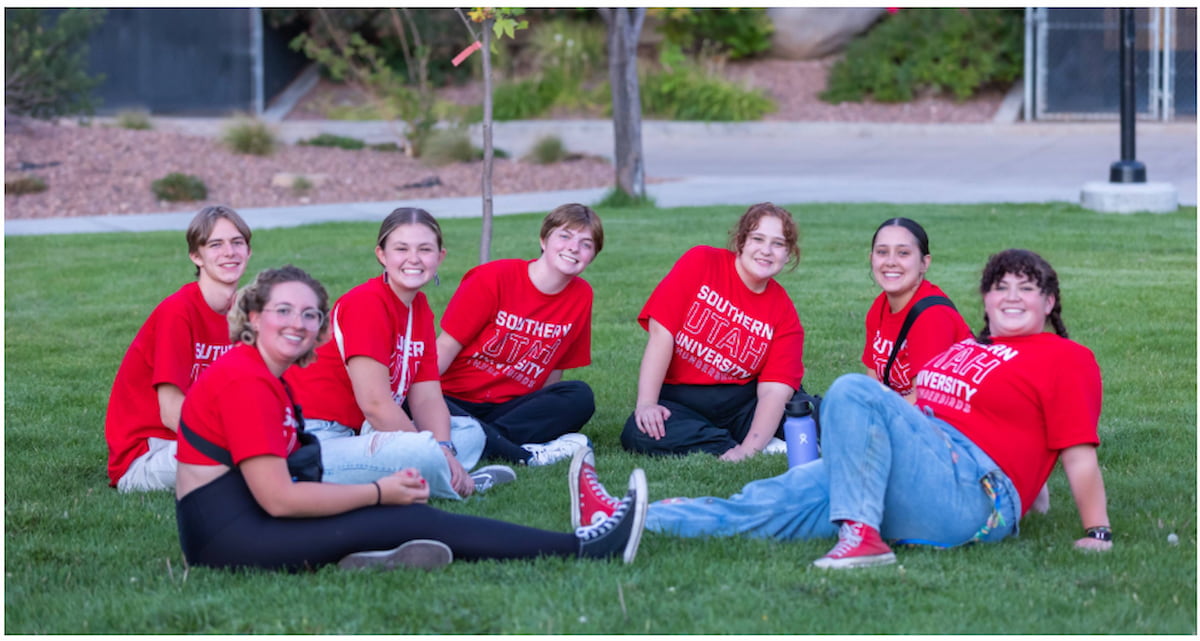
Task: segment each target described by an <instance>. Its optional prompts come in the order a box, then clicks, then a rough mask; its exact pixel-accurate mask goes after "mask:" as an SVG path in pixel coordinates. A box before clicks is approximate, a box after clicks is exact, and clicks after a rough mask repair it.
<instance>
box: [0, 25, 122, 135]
mask: <svg viewBox="0 0 1200 641" xmlns="http://www.w3.org/2000/svg"><path fill="white" fill-rule="evenodd" d="M45 11H46V10H45V9H31V8H12V9H5V10H4V109H5V111H6V112H8V113H12V114H15V115H18V116H32V117H34V118H41V119H44V120H50V119H53V118H57V117H59V116H65V115H74V114H91V113H93V111H94V107H95V103H96V102H99V99H97V98H95V97H94V96H93V95H92V90H93V89H95V88H96V86H97V85H99V84H100V83H101V82H103V80H104V76H103V74H101V75H98V76H96V77H94V78H93V77H91V76H88V74H87V60H88V45H87V42H88V34H89V33H91V31H92V29H94V28H95V27H97V26H98V25H100V24H101V23H102V22H104V16H105V13H106V12H105V10H104V9H66V10H64V11H62V12H61V13H59V14H58V16H57V17H56V18H55V20H54V23H53V24H50V23H49V21H48V20H46V19H44V18H45V15H46V14H45Z"/></svg>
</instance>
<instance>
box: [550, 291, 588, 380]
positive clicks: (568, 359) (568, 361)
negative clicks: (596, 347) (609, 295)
mask: <svg viewBox="0 0 1200 641" xmlns="http://www.w3.org/2000/svg"><path fill="white" fill-rule="evenodd" d="M581 282H582V284H583V287H582V288H581V289H580V290H579V292H578V294H577V295H578V296H581V297H586V298H587V301H586V303H585V304H584V310H583V312H582V313H581V314H579V315H578V316H577V317H576V320H575V321H574V322H575V326H576V327H578V328H579V332H578V333H577V334H575V337H574V340H572V341H571V344H570V346H568V348H567V351H566V352H565V353H564V354H563V356H562V358H561V359H559V361H558V363H557V364H556V365H555V369H573V368H576V367H584V366H586V365H589V364H591V362H592V300H593V297H592V286H591V285H589V284H587V282H586V281H581Z"/></svg>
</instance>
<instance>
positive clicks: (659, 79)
mask: <svg viewBox="0 0 1200 641" xmlns="http://www.w3.org/2000/svg"><path fill="white" fill-rule="evenodd" d="M660 57H661V61H662V63H663V68H662V69H661V70H658V71H649V72H646V73H643V74H642V75H641V79H640V85H641V86H640V93H641V97H642V113H643V114H644V115H646V116H650V117H655V118H665V119H667V120H703V121H706V122H710V121H718V122H730V121H744V120H758V119H760V118H762V117H763V116H765V115H766V114H768V113H771V112H772V111H774V110H775V101H774V100H771V98H770V97H769V96H767V94H766V92H765V91H763V90H761V89H747V88H745V87H742V86H740V85H737V84H734V83H731V82H729V81H728V80H725V79H724V78H722V77H721V76H720V75H718V74H717V73H715V72H713V71H711V70H707V69H704V68H702V67H701V66H700V65H698V64H696V63H695V62H693V61H690V60H688V59H687V58H686V57H684V56H683V54H682V52H680V50H679V48H678V47H676V46H674V45H664V46H663V49H662V52H661V53H660Z"/></svg>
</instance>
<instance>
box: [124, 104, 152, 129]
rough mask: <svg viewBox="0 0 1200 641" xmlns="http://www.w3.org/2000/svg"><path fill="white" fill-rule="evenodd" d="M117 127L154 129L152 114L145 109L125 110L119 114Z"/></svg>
mask: <svg viewBox="0 0 1200 641" xmlns="http://www.w3.org/2000/svg"><path fill="white" fill-rule="evenodd" d="M117 126H118V127H120V128H122V129H153V128H154V126H153V125H151V124H150V112H149V111H146V110H145V109H125V110H122V111H119V112H117Z"/></svg>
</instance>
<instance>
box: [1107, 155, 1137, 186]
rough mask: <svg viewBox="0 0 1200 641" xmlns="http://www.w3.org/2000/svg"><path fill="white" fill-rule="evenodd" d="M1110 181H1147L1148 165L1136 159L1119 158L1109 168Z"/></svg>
mask: <svg viewBox="0 0 1200 641" xmlns="http://www.w3.org/2000/svg"><path fill="white" fill-rule="evenodd" d="M1108 182H1110V183H1144V182H1146V165H1144V164H1142V163H1140V162H1138V161H1136V160H1118V161H1117V162H1114V163H1113V164H1112V167H1110V168H1109V170H1108Z"/></svg>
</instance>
